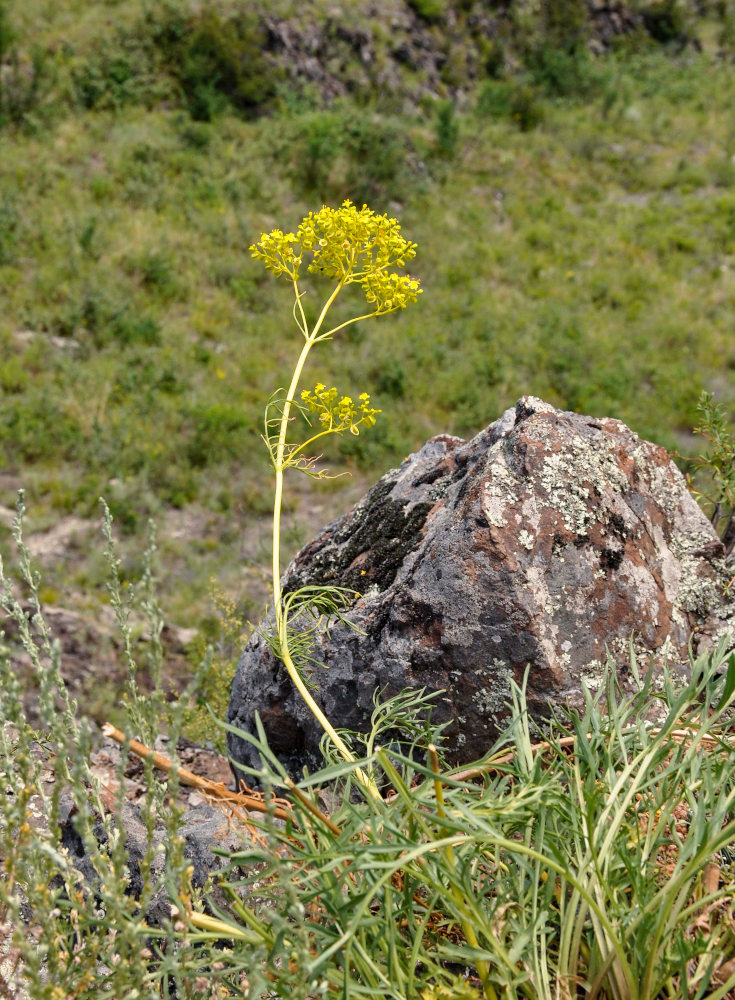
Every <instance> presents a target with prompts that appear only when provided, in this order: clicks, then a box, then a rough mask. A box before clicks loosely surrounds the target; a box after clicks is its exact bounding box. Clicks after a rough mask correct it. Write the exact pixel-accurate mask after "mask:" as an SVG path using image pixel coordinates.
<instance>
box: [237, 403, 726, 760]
mask: <svg viewBox="0 0 735 1000" xmlns="http://www.w3.org/2000/svg"><path fill="white" fill-rule="evenodd" d="M723 551H724V550H723V547H722V544H721V543H720V541H719V539H718V538H717V536H716V534H715V532H714V530H713V528H712V526H711V525H710V523H709V521H708V520H707V518H706V517H705V516H704V514H703V513H702V511H701V510H700V508H699V507H698V506H697V504H696V502H695V501H694V499H693V498H692V497H691V495H690V493H689V491H688V489H687V487H686V483H685V481H684V478H683V476H682V475H681V473H680V472H679V470H678V469H677V468H676V466H675V465H674V463H673V462H672V461H671V459H670V458H669V456H668V454H667V453H666V451H665V450H664V449H663V448H660V447H658V446H657V445H654V444H650V443H648V442H645V441H642V440H641V439H640V438H638V437H637V435H635V434H634V433H633V432H632V431H630V430H629V429H628V428H627V427H626V426H625V425H624V424H622V423H620V422H619V421H617V420H612V419H596V418H591V417H586V416H581V415H579V414H576V413H568V412H562V411H559V410H556V409H555V408H554V407H552V406H550V405H548V404H546V403H544V402H542V401H541V400H539V399H536V398H534V397H530V396H525V397H523V398H522V399H521V400H519V402H518V404H517V406H516V407H515V409H510V410H508V411H506V413H504V414H503V416H502V417H501V418H500V419H499V420H497V421H496V422H495V423H493V424H491V425H490V426H489V427H488V428H486V429H485V430H484V431H482V432H481V433H480V434H478V435H477V436H476V437H475V438H473V439H472V440H471V441H467V442H465V441H462V440H460V439H459V438H455V437H449V436H446V435H443V436H439V437H435V438H432V439H431V440H429V441H428V442H427V443H426V444H425V445H424V446H423V448H421V450H420V451H419V452H417V453H416V454H414V455H411V456H410V457H409V458H407V459H406V460H405V461H404V463H403V464H402V465H401V467H400V468H399V469H396V470H392V471H391V472H388V473H387V474H386V475H385V476H383V478H382V479H381V480H379V482H378V483H376V485H375V486H374V487H373V488H372V489H371V490H370V491H369V492H368V494H367V495H366V496H365V497H364V498H363V499H362V500H361V501H360V502H359V503H358V504H357V505H356V506H355V507H354V508H353V509H352V510H351V511H349V512H348V513H347V514H345V515H344V517H342V518H340V519H339V520H336V521H333V522H332V523H331V524H329V525H327V526H326V527H325V528H324V529H323V531H322V532H321V534H319V535H318V537H317V538H315V539H314V540H313V541H312V542H310V543H309V544H308V545H307V546H306V547H305V548H304V549H302V551H301V552H300V553H299V554H298V555H297V557H296V559H295V560H294V561H293V562H292V563H291V565H290V566H289V567H288V569H287V571H286V574H285V576H284V588H285V590H286V591H289V590H293V589H296V588H298V587H300V586H303V585H305V584H312V583H329V584H335V585H340V586H344V587H349V588H354V589H355V590H356V591H359V592H360V593H361V594H362V595H363V596H362V597H361V598H359V599H358V600H356V601H355V604H354V606H353V607H352V608H351V611H350V618H351V620H352V621H353V622H354V623H355V624H356V625H357V626H359V628H360V629H361V630H362V631H363V632H364V634H358V633H355V632H353V631H350V630H348V629H347V628H345V627H343V626H336V627H334V628H333V629H332V630H331V634H330V636H329V637H326V636H322V637H321V640H320V644H319V646H318V647H317V649H316V656H317V658H318V659H319V660H320V661H322V662H323V663H324V664H325V665H326V666H327V667H328V668H329V669H328V670H327V671H323V670H317V671H316V672H315V674H314V678H313V679H314V680H315V681H316V683H317V685H318V692H317V699H318V701H319V702H320V703H321V705H322V707H323V709H324V711H325V712H326V714H327V716H328V717H329V718H330V719H332V721H333V722H334V724H335V725H337V726H343V727H348V728H351V729H361V728H365V727H366V725H367V722H368V720H369V717H370V713H371V710H372V707H373V693H374V691H375V690H376V689H384V690H385V693H386V695H392V694H395V693H397V692H398V691H400V690H402V689H403V688H406V687H411V688H415V687H426V688H428V689H430V690H434V691H437V690H440V689H443V690H444V692H445V693H444V694H443V695H441V698H440V701H439V706H440V708H439V711H438V716H439V717H440V719H442V720H444V719H448V720H451V726H450V728H449V730H448V733H449V737H450V745H451V746H452V747H453V751H452V753H453V756H454V759H456V760H460V761H463V760H471V759H474V758H477V757H479V756H481V755H482V754H483V753H485V752H486V751H487V749H488V748H489V747H490V745H491V744H492V742H493V741H494V739H495V738H496V736H497V735H498V732H499V730H500V729H502V727H503V723H504V721H505V720H506V716H507V713H506V707H505V706H506V702H507V700H508V698H509V680H510V678H511V677H513V678H515V680H516V681H518V682H520V681H521V680H522V679H523V675H524V671H525V669H526V666H527V665H529V667H530V670H529V678H528V697H529V706H530V709H531V712H532V714H533V715H534V717H536V718H538V719H543V718H544V717H545V716H546V717H548V712H549V706H550V705H552V706H553V705H559V704H562V703H567V702H571V703H577V704H578V703H580V702H581V700H582V688H583V685H587V686H588V687H590V688H593V689H594V688H595V687H596V686H597V685H599V681H600V675H601V671H602V667H603V664H604V662H605V659H606V656H607V654H608V651H609V654H610V655H611V656H612V657H613V659H614V661H615V663H616V665H617V670H618V676H619V678H620V680H621V682H622V683H623V685H629V684H630V683H631V679H630V677H629V676H628V675H629V669H628V663H629V646H630V642H631V636H633V637H634V646H635V649H636V651H637V652H638V653H639V654H641V655H642V657H643V659H641V660H639V662H640V663H641V665H642V666H645V665H646V663H647V662H648V658H649V656H652V657H653V662H654V664H655V666H656V668H657V669H658V670H659V671H660V667H661V665H662V663H663V662H664V661H665V660H666V661H667V662H668V663H669V664H670V665H672V666H674V667H676V668H677V669H680V670H681V671H686V669H687V663H688V645H689V642H690V640H691V641H692V643H693V645H694V648H695V650H696V649H698V648H700V647H703V646H705V647H706V646H708V645H712V644H714V643H716V641H717V640H718V638H719V637H720V636H721V635H723V634H729V635H730V636H731V637H732V636H733V635H734V634H735V617H734V616H735V608H734V606H733V604H732V602H729V601H727V600H726V599H725V598H724V597H723V589H722V584H723V582H724V581H725V580H726V579H727V577H726V575H725V574H726V567H725V565H724V562H723ZM730 575H732V574H730ZM256 712H258V713H260V716H261V718H262V720H263V723H264V726H265V729H266V732H267V734H268V737H269V740H270V742H271V746H272V749H273V750H274V751H275V752H276V753H277V754H278V756H279V757H280V758H281V759H282V760H283V761H284V763H286V764H287V765H288V766H290V767H292V768H293V769H294V770H297V769H298V768H300V767H301V766H303V764H308V765H310V766H313V765H315V764H316V763H317V761H318V756H317V750H318V743H319V739H320V736H321V732H320V730H319V728H318V726H317V724H316V723H315V722H314V721H313V719H312V717H311V715H310V713H309V712H308V710H307V709H306V707H305V706H304V705H303V704H302V702H301V700H300V698H299V696H298V695H297V693H296V692H295V691H294V689H293V688H292V685H291V682H290V680H289V679H288V676H287V675H286V672H285V670H284V669H283V668H282V666H281V664H280V663H279V662H278V661H276V660H275V659H274V657H273V655H272V654H271V652H270V650H269V648H268V646H267V644H266V643H265V641H264V640H263V639H262V638H261V637H260V636H259V635H258V634H257V633H256V634H255V635H254V636H253V637H252V639H251V640H250V642H249V643H248V645H247V647H246V649H245V651H244V653H243V656H242V658H241V660H240V663H239V666H238V670H237V674H236V676H235V679H234V682H233V687H232V694H231V700H230V705H229V710H228V721H229V722H231V723H232V724H233V725H235V726H237V727H239V728H241V729H244V730H246V731H248V732H254V730H255V726H254V718H255V713H256ZM229 751H230V755H231V756H232V757H233V759H234V760H235V761H238V762H241V763H245V764H248V765H250V766H256V767H257V766H258V758H257V755H256V753H255V751H254V750H253V749H252V747H251V746H250V744H248V743H247V742H246V741H244V740H242V739H241V738H239V737H237V736H234V735H231V736H230V740H229Z"/></svg>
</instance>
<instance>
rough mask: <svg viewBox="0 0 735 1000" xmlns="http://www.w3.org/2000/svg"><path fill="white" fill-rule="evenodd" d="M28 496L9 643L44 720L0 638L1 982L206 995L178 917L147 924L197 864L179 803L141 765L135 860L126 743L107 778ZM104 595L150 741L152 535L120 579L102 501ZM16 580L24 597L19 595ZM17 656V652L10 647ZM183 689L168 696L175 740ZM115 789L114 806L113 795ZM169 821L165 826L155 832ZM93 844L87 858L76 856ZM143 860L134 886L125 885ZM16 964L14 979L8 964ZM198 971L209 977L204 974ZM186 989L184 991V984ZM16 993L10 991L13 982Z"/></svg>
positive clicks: (184, 898) (34, 991) (155, 658)
mask: <svg viewBox="0 0 735 1000" xmlns="http://www.w3.org/2000/svg"><path fill="white" fill-rule="evenodd" d="M24 514H25V504H24V501H23V496H22V494H21V495H20V497H19V502H18V511H17V516H16V519H15V522H14V525H13V536H14V539H15V542H16V545H17V548H18V552H19V567H20V577H21V579H20V581H19V583H14V582H13V581H12V580H11V579H10V578H8V577H7V576H6V574H5V571H4V567H3V566H2V562H0V608H1V609H2V611H3V612H4V615H5V616H6V617H7V620H8V622H9V623H11V624H12V626H13V630H14V633H16V636H17V638H16V639H14V644H15V646H17V647H18V649H19V650H20V651H22V653H23V654H25V656H26V657H28V659H29V660H30V663H31V665H32V668H33V672H34V674H35V679H36V684H37V698H38V708H39V713H40V718H41V722H42V727H43V728H42V730H40V731H34V730H33V729H32V728H31V727H30V726H29V724H28V722H27V720H26V718H25V714H24V709H23V701H22V693H21V691H20V687H19V684H18V681H17V678H16V674H15V669H14V663H13V657H12V655H11V646H10V644H9V642H8V640H6V643H7V644H3V645H2V647H0V720H1V721H2V728H1V730H0V780H2V785H3V788H2V792H3V794H2V796H0V859H1V862H2V874H1V875H0V944H2V945H4V946H5V948H4V954H5V956H6V958H7V962H8V965H7V966H6V968H5V970H4V973H3V977H0V992H1V991H2V990H3V989H5V991H6V992H4V993H2V995H4V996H8V995H11V996H15V995H16V994H15V992H14V990H15V989H16V987H17V988H19V984H20V983H21V982H22V986H23V988H24V989H25V990H26V991H27V994H28V996H30V997H31V1000H64V998H67V997H74V998H79V1000H102V998H110V1000H122V998H129V1000H133V998H136V997H137V998H148V997H154V996H155V997H159V996H174V995H178V996H187V997H197V996H201V997H211V996H213V995H214V994H213V993H212V992H211V990H210V988H209V985H208V984H207V982H206V980H204V981H202V980H201V979H200V980H199V984H200V986H199V988H197V987H196V983H197V976H196V973H197V971H198V969H199V966H198V957H197V956H196V955H194V954H193V953H190V948H189V945H188V942H187V938H186V935H185V934H182V933H181V930H182V927H179V928H178V930H176V929H175V926H174V922H173V919H172V920H171V921H169V922H168V924H165V923H164V924H159V925H157V926H155V927H154V926H151V925H150V923H149V914H148V911H149V910H150V908H151V907H152V905H153V904H154V903H155V902H156V901H157V900H159V899H162V900H164V901H165V900H171V901H173V902H175V903H177V904H178V905H179V906H180V907H184V906H187V905H190V899H191V896H192V888H191V883H190V877H191V869H190V867H189V861H188V859H187V858H186V857H185V855H184V841H183V838H182V837H181V836H180V834H179V828H180V812H179V810H178V808H177V807H176V806H175V804H172V801H171V799H170V798H169V793H170V792H173V794H174V795H175V791H176V775H175V771H174V775H173V779H172V786H171V787H169V788H167V787H166V786H165V784H162V783H161V782H159V781H156V780H154V778H153V767H152V764H151V763H150V762H147V763H146V765H145V780H146V785H147V789H148V791H147V794H146V796H145V798H144V799H143V800H142V802H141V804H140V819H141V821H142V823H143V825H144V827H145V830H146V844H145V848H144V852H143V855H142V857H135V858H133V857H132V856H131V855H130V853H129V851H128V849H127V845H126V842H125V830H124V827H123V826H122V825H121V822H120V820H119V819H118V818H116V817H121V816H122V808H123V802H124V798H125V787H126V786H125V778H124V770H125V761H126V757H127V754H126V752H125V751H124V750H123V753H121V755H120V764H119V767H118V770H117V775H116V788H115V789H114V790H113V791H110V790H109V789H107V790H105V789H103V787H102V786H101V783H100V779H99V777H98V776H97V775H96V774H95V773H94V769H93V767H92V764H91V762H90V752H91V750H92V749H93V746H94V736H93V732H92V728H91V726H90V724H89V722H88V721H86V720H84V719H80V718H79V717H78V714H77V706H76V704H75V702H74V701H73V700H71V699H70V697H69V694H68V691H67V688H66V684H65V682H64V679H63V676H62V673H61V650H60V646H59V643H58V642H57V641H55V640H54V638H53V636H52V634H51V632H50V630H49V628H48V626H47V624H46V622H45V620H44V617H43V612H42V609H41V603H40V599H39V583H40V580H39V576H38V574H37V572H36V571H35V570H34V569H33V567H32V565H31V561H30V556H29V552H28V549H27V548H26V546H25V544H24V542H23V535H22V528H23V517H24ZM104 531H105V537H106V555H107V560H108V566H109V571H110V575H109V593H110V600H111V603H112V607H113V609H114V612H115V617H116V619H117V623H118V626H119V629H120V636H121V640H122V649H123V656H124V658H125V661H126V665H127V668H128V682H127V690H126V692H125V696H124V699H123V700H124V704H125V709H126V711H125V715H126V717H127V723H126V725H127V732H128V734H135V735H139V736H140V738H142V739H143V740H146V741H149V742H152V741H153V740H154V739H155V735H156V733H157V731H158V728H159V725H160V715H161V711H162V706H163V695H162V692H161V687H160V677H161V645H160V641H159V640H160V632H161V627H162V622H161V616H160V611H159V608H158V604H157V602H156V599H155V594H154V579H153V573H152V562H153V559H154V557H155V551H156V548H155V541H154V538H153V535H151V539H150V544H149V546H148V549H147V552H146V556H145V560H144V572H143V579H142V581H141V584H140V586H139V587H138V589H137V591H136V592H134V591H133V590H132V589H131V588H130V587H124V586H123V584H122V582H121V579H120V572H119V570H120V565H119V561H118V559H117V557H116V555H115V551H114V547H113V542H112V521H111V518H110V515H109V511H108V510H107V509H106V508H105V511H104ZM19 591H20V592H22V596H21V594H20V593H19ZM134 611H135V613H136V614H138V615H142V616H143V617H144V620H145V621H146V624H147V631H148V634H149V641H148V642H147V644H146V651H147V653H148V657H147V660H148V662H147V664H146V666H147V668H148V670H149V671H150V672H151V675H152V678H153V681H154V684H155V690H154V692H153V693H152V694H150V693H145V694H143V693H142V692H141V691H140V690H139V687H138V683H137V680H136V675H137V673H138V664H137V661H136V658H135V655H134V646H133V641H132V632H131V620H130V619H131V615H132V614H133V613H134ZM16 655H17V651H16ZM185 704H186V698H183V699H182V700H181V701H180V702H179V703H178V705H174V706H172V707H170V708H169V711H168V715H169V718H170V719H171V735H172V739H173V741H174V745H175V740H176V737H177V734H178V732H179V730H180V724H181V716H182V712H183V706H184V705H185ZM111 797H112V798H113V799H114V805H113V806H112V808H111V802H110V798H111ZM157 823H162V824H163V829H164V835H163V837H162V838H159V839H157V838H156V837H155V835H154V833H155V829H156V824H157ZM82 853H85V854H86V864H87V867H86V868H83V866H80V862H79V857H80V856H81V855H82ZM133 866H135V869H136V872H137V875H138V876H139V878H138V880H137V881H138V884H139V886H140V890H139V892H138V893H137V894H133V893H131V891H130V882H131V877H132V867H133ZM9 968H14V971H13V973H12V975H11V976H10V979H12V980H13V981H12V982H11V981H10V980H9V979H7V978H6V976H7V975H9V973H8V972H7V970H8V969H9ZM202 982H203V983H204V985H202ZM177 988H180V989H182V990H184V989H185V992H179V993H178V994H176V989H177ZM8 990H10V991H11V992H10V993H8V992H7V991H8Z"/></svg>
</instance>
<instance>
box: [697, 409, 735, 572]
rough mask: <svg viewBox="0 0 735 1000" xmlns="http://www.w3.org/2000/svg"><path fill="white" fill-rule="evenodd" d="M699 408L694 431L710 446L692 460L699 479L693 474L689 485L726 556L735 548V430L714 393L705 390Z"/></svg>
mask: <svg viewBox="0 0 735 1000" xmlns="http://www.w3.org/2000/svg"><path fill="white" fill-rule="evenodd" d="M697 408H698V410H699V417H700V421H699V424H698V425H697V426H696V427H695V428H694V433H695V434H699V435H700V437H703V438H704V439H705V441H707V442H708V444H709V448H708V450H707V451H706V452H704V453H702V454H700V455H698V456H696V457H695V458H693V459H690V463H691V465H692V466H693V467H694V469H695V471H696V473H698V474H699V477H698V478H699V480H700V482H697V483H696V484H692V482H691V477H690V487H691V489H692V492H693V493H694V495H695V497H696V498H697V500H698V501H699V502H700V504H701V505H702V507H703V508H704V509H705V511H706V512H707V513H708V514H709V516H710V520H711V522H712V524H713V526H714V528H715V530H716V531H717V532H718V533H719V535H720V537H721V538H722V544H723V546H724V549H725V555H726V556H730V555H732V552H733V550H734V549H735V433H733V431H732V429H731V426H730V424H729V421H728V419H727V415H726V413H725V410H724V408H723V407H722V405H721V404H719V403H715V401H714V397H713V395H712V393H711V392H703V393H702V395H701V396H700V399H699V405H698V407H697ZM701 480H704V482H701Z"/></svg>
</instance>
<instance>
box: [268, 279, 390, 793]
mask: <svg viewBox="0 0 735 1000" xmlns="http://www.w3.org/2000/svg"><path fill="white" fill-rule="evenodd" d="M342 287H343V285H342V283H339V284H338V285H337V286H336V287H335V289H334V291H333V292H332V294H331V295H330V296H329V298H328V299H327V301H326V302H325V303H324V307H323V308H322V311H321V313H320V315H319V318H318V320H317V321H316V323H315V324H314V328H313V329H312V330H311V332H309V331H308V327H305V337H306V343H305V344H304V346H303V347H302V349H301V354H300V355H299V359H298V361H297V362H296V367H295V368H294V371H293V375H292V376H291V384H290V385H289V387H288V392H287V393H286V400H285V402H284V404H283V412H282V413H281V424H280V429H279V433H278V445H277V448H276V459H275V463H274V464H275V473H276V486H275V491H274V499H273V608H274V611H275V616H276V630H277V632H278V643H279V647H280V654H281V660H282V661H283V665H284V666H285V668H286V670H287V672H288V675H289V677H290V678H291V680H292V681H293V683H294V685H295V687H296V690H297V691H298V692H299V694H300V695H301V697H302V698H303V699H304V701H305V702H306V705H307V706H308V708H309V710H310V711H311V713H312V715H313V716H314V718H315V719H316V720H317V722H318V723H319V725H320V726H321V727H322V729H324V731H325V732H326V733H328V735H329V737H330V739H331V740H332V742H333V743H334V745H335V746H336V747H337V749H338V750H339V752H340V753H341V754H342V756H343V757H344V759H345V760H346V761H350V762H353V761H354V759H355V758H354V756H353V755H352V753H350V751H349V749H348V748H347V746H346V745H345V743H344V741H343V740H342V739H341V737H340V736H339V734H338V733H337V731H336V730H335V728H334V726H332V724H331V722H330V721H329V719H328V718H327V717H326V715H325V714H324V712H322V710H321V709H320V708H319V706H318V705H317V703H316V701H314V698H313V696H312V694H311V692H310V691H309V689H308V688H307V686H306V684H305V683H304V681H303V679H302V677H301V675H300V673H299V671H298V670H297V668H296V665H295V664H294V662H293V660H292V659H291V654H290V653H289V650H288V634H287V630H286V620H285V616H284V613H283V592H282V590H281V509H282V504H283V473H284V471H285V468H286V467H287V464H288V463H287V462H284V460H283V457H284V453H285V450H286V433H287V431H288V423H289V419H290V416H291V404H292V403H293V401H294V397H295V395H296V390H297V389H298V385H299V380H300V378H301V373H302V371H303V369H304V365H305V364H306V359H307V358H308V356H309V351H310V350H311V348H312V347H313V346H314V344H315V343H316V341H317V339H320V338H319V331H320V330H321V327H322V324H323V322H324V319H325V317H326V315H327V313H328V311H329V308H330V306H331V305H332V303H333V302H334V300H335V299H336V298H337V295H338V294H339V293H340V291H341V289H342ZM294 293H295V295H296V298H297V301H298V302H300V301H301V299H300V296H299V291H298V287H297V284H296V282H295V281H294ZM304 322H306V321H305V320H304ZM355 774H356V776H357V778H358V780H359V782H360V783H361V784H362V786H363V789H364V790H365V791H366V792H367V793H368V794H369V796H370V797H371V798H372V799H374V800H375V801H377V802H381V803H382V801H383V800H382V798H381V795H380V792H379V791H378V787H377V785H376V784H375V782H374V781H372V780H371V779H370V778H368V776H367V775H366V774H365V772H364V771H363V770H362V768H359V767H358V768H356V769H355Z"/></svg>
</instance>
